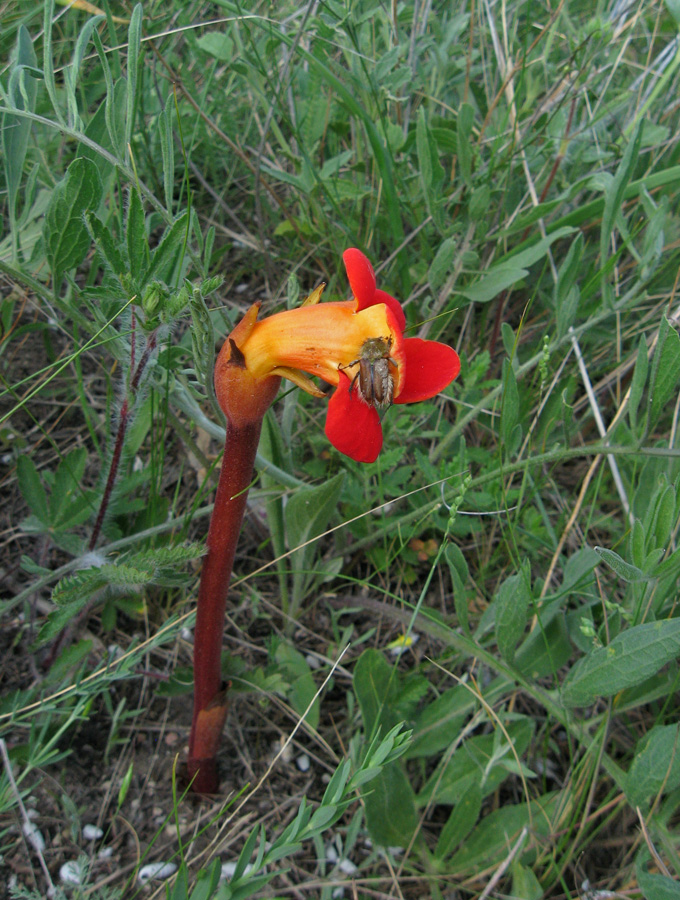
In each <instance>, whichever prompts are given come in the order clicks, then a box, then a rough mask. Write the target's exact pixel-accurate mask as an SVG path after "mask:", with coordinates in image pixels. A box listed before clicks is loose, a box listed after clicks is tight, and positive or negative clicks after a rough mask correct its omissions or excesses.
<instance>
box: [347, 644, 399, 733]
mask: <svg viewBox="0 0 680 900" xmlns="http://www.w3.org/2000/svg"><path fill="white" fill-rule="evenodd" d="M352 684H353V687H354V693H355V694H356V697H357V700H358V701H359V707H360V708H361V718H362V719H363V723H364V733H365V735H366V737H371V736H373V735H374V734H376V733H377V731H378V729H379V728H380V730H381V731H382V733H383V734H384V733H385V732H387V731H390V730H391V729H392V728H394V726H395V725H397V724H398V722H399V720H398V717H397V715H396V713H395V712H394V707H395V706H396V705H397V703H398V700H399V693H400V686H399V676H398V673H397V671H396V669H395V667H394V666H391V665H390V664H389V663H388V662H387V660H386V659H385V657H384V656H383V654H382V653H381V652H380V651H379V650H364V652H363V653H362V654H361V656H360V657H359V659H358V661H357V664H356V665H355V667H354V677H353V679H352Z"/></svg>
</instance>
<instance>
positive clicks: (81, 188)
mask: <svg viewBox="0 0 680 900" xmlns="http://www.w3.org/2000/svg"><path fill="white" fill-rule="evenodd" d="M101 195H102V183H101V179H100V177H99V170H98V169H97V166H96V165H95V164H94V163H93V162H92V161H91V160H89V159H85V158H84V157H78V158H77V159H74V160H73V162H72V163H71V165H70V166H69V167H68V170H67V172H66V175H65V176H64V178H63V179H62V180H61V181H60V182H59V184H57V186H56V187H55V188H54V191H53V193H52V199H51V201H50V205H49V207H48V210H47V214H46V216H45V223H44V226H43V238H44V241H45V252H46V254H47V260H48V262H49V264H50V269H51V270H52V276H53V284H54V290H55V292H56V291H58V290H59V287H60V286H61V281H62V278H63V276H64V273H65V272H67V271H68V270H69V269H72V268H75V266H77V265H80V263H81V262H82V261H83V260H84V259H85V255H86V253H87V251H88V249H89V247H90V235H89V233H88V230H87V228H86V226H85V221H84V219H83V215H84V213H85V212H86V211H87V210H91V209H96V207H97V206H98V205H99V201H100V200H101Z"/></svg>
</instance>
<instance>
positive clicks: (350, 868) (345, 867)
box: [338, 859, 357, 875]
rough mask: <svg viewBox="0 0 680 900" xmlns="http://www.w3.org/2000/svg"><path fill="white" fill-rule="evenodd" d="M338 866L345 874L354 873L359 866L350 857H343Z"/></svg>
mask: <svg viewBox="0 0 680 900" xmlns="http://www.w3.org/2000/svg"><path fill="white" fill-rule="evenodd" d="M338 868H339V869H340V871H341V872H344V874H345V875H354V874H355V872H356V871H357V867H356V866H355V865H354V863H353V862H352V861H351V860H349V859H341V860H340V862H339V864H338Z"/></svg>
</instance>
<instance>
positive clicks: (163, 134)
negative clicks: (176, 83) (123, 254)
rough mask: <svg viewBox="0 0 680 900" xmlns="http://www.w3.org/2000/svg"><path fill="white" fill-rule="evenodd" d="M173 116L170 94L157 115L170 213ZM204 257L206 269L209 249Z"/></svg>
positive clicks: (164, 180) (164, 189) (173, 109)
mask: <svg viewBox="0 0 680 900" xmlns="http://www.w3.org/2000/svg"><path fill="white" fill-rule="evenodd" d="M174 116H175V103H174V97H173V95H172V94H170V95H169V96H168V97H167V99H166V101H165V109H164V110H163V111H162V112H161V113H160V115H159V117H158V125H159V136H160V142H161V156H162V158H163V193H164V196H165V207H166V209H167V211H168V212H169V213H170V215H172V207H173V199H174V194H175V142H174V139H173V136H172V124H173V117H174ZM211 227H212V226H211ZM213 234H214V231H213ZM205 258H206V263H208V265H206V271H207V270H208V269H209V268H210V265H209V262H210V251H209V250H208V251H207V252H206V254H205Z"/></svg>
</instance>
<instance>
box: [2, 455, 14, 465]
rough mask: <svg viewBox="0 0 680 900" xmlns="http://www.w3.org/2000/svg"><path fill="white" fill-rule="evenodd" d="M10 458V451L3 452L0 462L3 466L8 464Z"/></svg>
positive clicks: (10, 460)
mask: <svg viewBox="0 0 680 900" xmlns="http://www.w3.org/2000/svg"><path fill="white" fill-rule="evenodd" d="M12 459H13V457H12V454H11V453H3V454H2V457H0V462H2V464H3V466H8V465H9V464H10V463H11V462H12Z"/></svg>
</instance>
